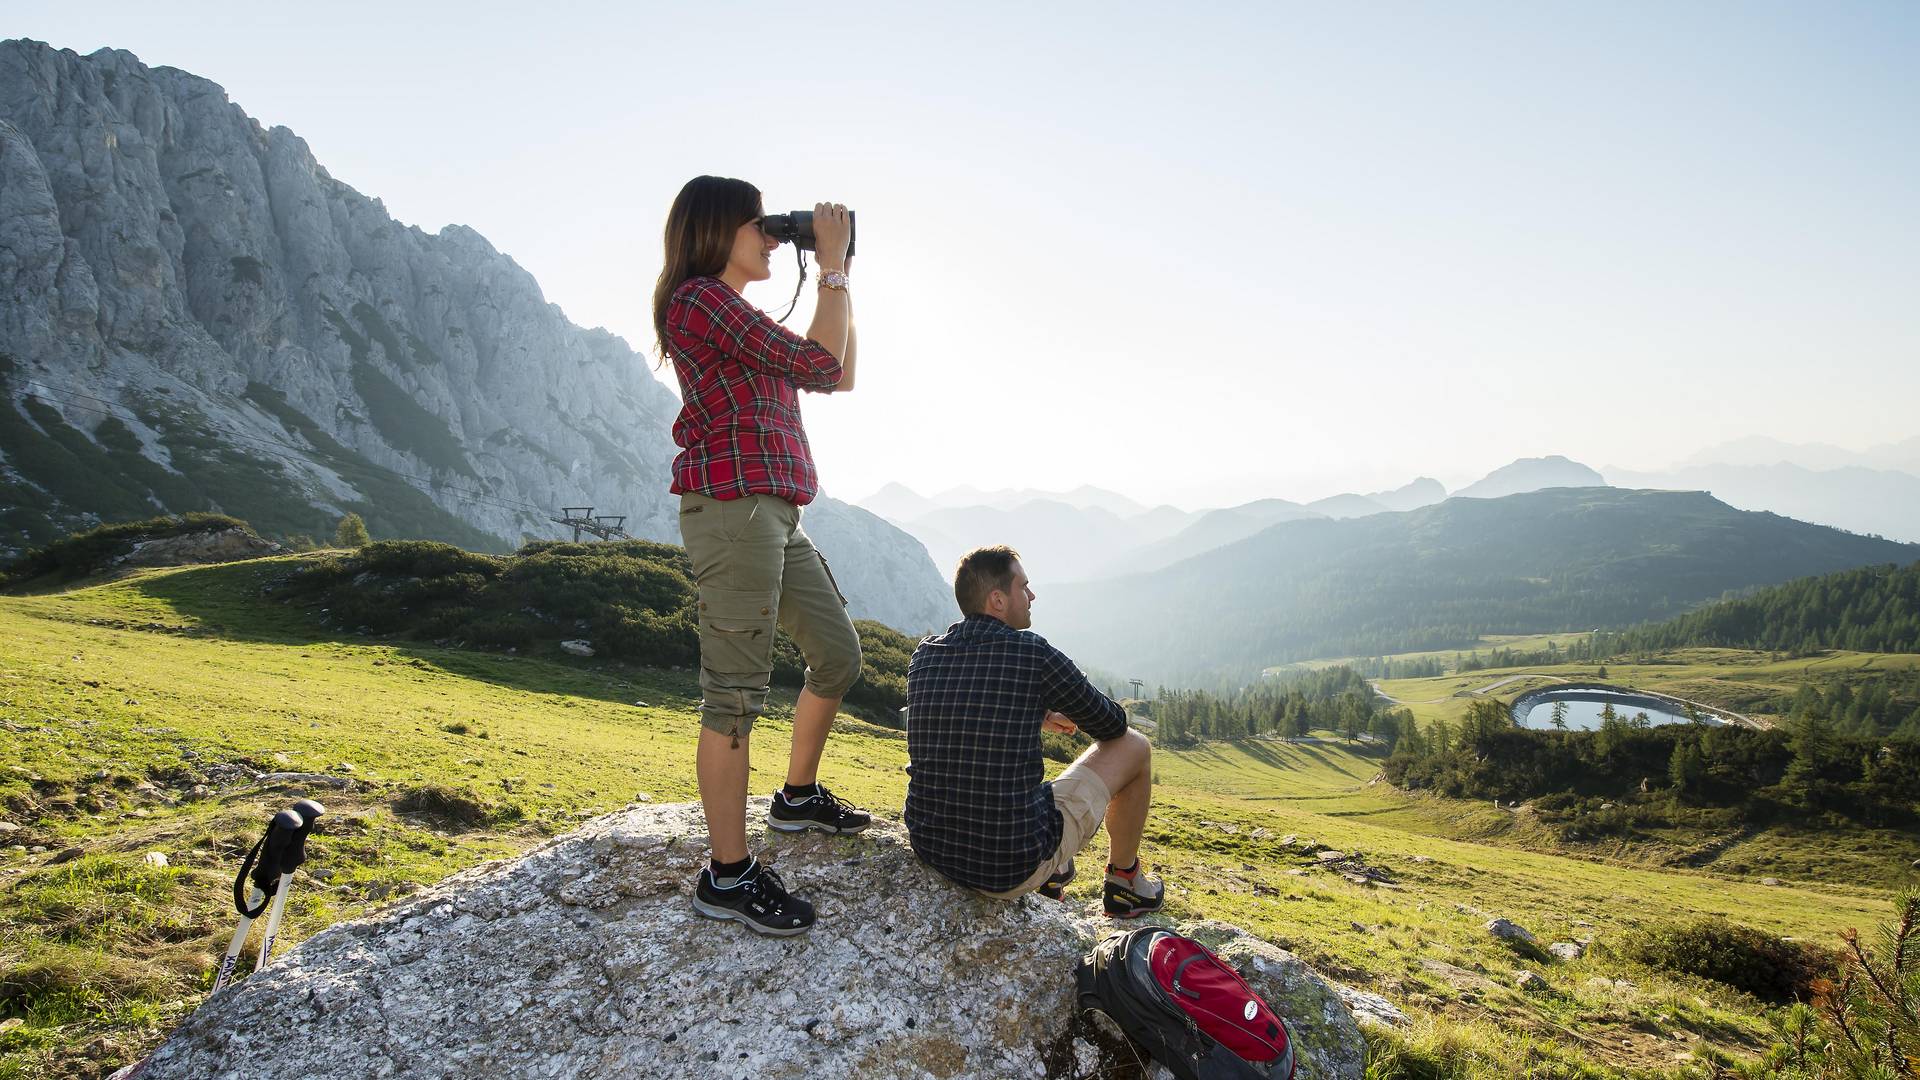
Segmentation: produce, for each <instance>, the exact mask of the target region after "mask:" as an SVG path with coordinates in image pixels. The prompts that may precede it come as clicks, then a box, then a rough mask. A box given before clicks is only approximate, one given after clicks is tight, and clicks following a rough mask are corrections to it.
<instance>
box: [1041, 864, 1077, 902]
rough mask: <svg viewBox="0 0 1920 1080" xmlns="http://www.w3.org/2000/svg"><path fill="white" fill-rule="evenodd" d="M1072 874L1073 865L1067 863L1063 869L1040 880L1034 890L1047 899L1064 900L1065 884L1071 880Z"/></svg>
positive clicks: (1065, 894) (1065, 896)
mask: <svg viewBox="0 0 1920 1080" xmlns="http://www.w3.org/2000/svg"><path fill="white" fill-rule="evenodd" d="M1073 874H1074V865H1073V864H1072V863H1068V864H1067V868H1066V869H1065V870H1062V871H1060V872H1059V873H1057V874H1055V875H1053V876H1052V877H1050V878H1048V879H1047V880H1045V881H1043V882H1041V883H1040V887H1039V888H1038V889H1035V890H1034V892H1037V893H1039V894H1040V895H1041V896H1044V897H1046V898H1047V899H1049V900H1065V899H1066V898H1067V885H1068V884H1069V883H1071V882H1072V881H1073Z"/></svg>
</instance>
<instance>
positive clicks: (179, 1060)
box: [141, 799, 1364, 1080]
mask: <svg viewBox="0 0 1920 1080" xmlns="http://www.w3.org/2000/svg"><path fill="white" fill-rule="evenodd" d="M765 807H766V800H764V799H760V800H756V801H755V805H754V806H753V807H752V808H751V809H750V810H749V820H750V821H758V820H761V819H762V815H764V812H765ZM755 846H756V847H757V848H759V849H760V850H762V851H763V852H767V853H770V854H771V856H772V862H771V864H772V865H775V866H777V867H778V870H779V872H780V873H781V874H782V875H783V876H784V877H785V879H786V882H787V884H788V886H789V887H791V888H793V889H795V890H796V891H798V892H801V893H802V894H803V895H805V896H807V897H809V898H810V899H812V900H813V901H814V903H815V904H816V905H818V907H819V910H820V916H821V918H820V922H819V923H818V924H817V925H816V926H815V927H814V929H813V930H812V931H811V932H810V933H808V934H805V935H802V936H799V937H795V938H761V937H757V936H755V935H753V934H751V933H749V932H748V931H747V930H745V929H744V928H743V927H741V926H739V925H737V924H733V923H716V922H710V921H707V920H704V919H701V918H700V917H699V916H697V915H695V914H694V913H693V910H692V908H691V906H690V905H689V903H688V893H689V891H690V889H691V887H692V879H693V875H694V873H695V872H696V871H697V869H698V867H699V866H700V861H701V859H702V858H704V849H705V832H704V825H703V819H702V818H701V815H700V811H699V808H698V806H697V805H693V804H674V805H655V806H637V807H633V808H630V809H627V810H624V811H621V812H619V813H615V814H612V815H609V816H607V817H604V818H600V819H598V820H595V821H593V822H590V823H588V824H587V825H586V826H584V827H583V828H581V829H580V830H579V831H577V832H574V833H572V834H569V835H567V836H564V837H561V838H559V839H557V840H554V841H552V842H550V843H548V844H546V845H544V846H543V847H541V848H538V849H536V850H534V851H533V852H531V853H529V854H527V855H525V856H523V857H521V858H519V859H516V860H513V861H511V862H506V863H496V864H491V865H488V866H484V867H480V868H477V869H475V870H471V871H468V872H466V873H463V874H460V875H457V876H455V877H453V878H450V879H448V880H447V881H445V882H442V883H441V884H440V885H438V886H435V887H434V888H432V889H429V890H427V891H425V892H423V893H420V894H418V895H416V896H414V897H411V898H409V899H407V900H406V901H404V902H403V903H401V904H399V905H397V906H395V907H393V908H390V909H388V910H387V911H386V912H384V913H383V914H381V915H379V916H377V917H373V918H369V919H364V920H361V921H358V922H352V923H345V924H342V925H339V926H336V927H333V928H331V929H329V930H326V931H324V932H322V933H320V934H318V935H316V936H315V937H313V938H312V939H310V940H308V941H306V942H305V943H303V944H302V945H300V947H299V948H297V949H295V950H293V951H292V952H291V953H289V954H287V955H286V956H285V957H283V958H281V959H280V960H278V961H277V962H275V963H274V964H273V965H272V966H270V967H268V968H267V969H266V970H264V971H262V972H259V973H256V974H254V975H252V976H250V977H248V978H247V979H245V980H243V981H242V982H240V983H239V984H237V985H236V986H235V987H233V988H231V989H229V990H225V991H222V992H221V994H220V995H218V996H217V997H215V998H213V999H211V1000H209V1002H208V1003H207V1004H206V1006H205V1007H203V1008H202V1009H201V1010H200V1012H199V1013H197V1014H195V1015H194V1016H193V1017H192V1018H191V1019H189V1020H188V1021H187V1022H186V1023H185V1024H183V1025H182V1026H181V1027H180V1029H179V1030H178V1031H176V1032H175V1033H174V1035H173V1037H172V1038H171V1039H170V1040H169V1041H168V1042H167V1043H166V1044H165V1045H164V1046H162V1047H161V1049H160V1050H159V1051H158V1052H156V1053H155V1055H154V1057H153V1058H152V1059H151V1060H150V1061H149V1063H148V1066H147V1068H146V1070H145V1071H143V1072H142V1073H141V1076H142V1078H143V1080H162V1078H170V1077H202V1076H216V1075H243V1074H244V1075H249V1076H260V1077H272V1076H286V1077H296V1076H298V1077H355V1078H359V1077H383V1076H386V1077H398V1076H405V1077H444V1076H490V1077H493V1076H498V1077H616V1076H617V1077H628V1076H672V1077H756V1078H757V1077H796V1078H798V1077H816V1076H850V1077H851V1076H857V1077H916V1078H918V1077H942V1078H969V1077H977V1078H981V1080H987V1078H993V1080H1004V1078H1007V1077H1088V1078H1091V1077H1094V1076H1102V1077H1112V1076H1138V1075H1140V1070H1139V1068H1138V1066H1137V1064H1136V1063H1135V1061H1134V1060H1133V1059H1132V1057H1131V1054H1130V1053H1129V1052H1128V1051H1127V1049H1126V1048H1125V1047H1124V1046H1123V1045H1119V1044H1116V1043H1114V1042H1113V1041H1111V1040H1110V1039H1108V1038H1107V1037H1106V1036H1104V1035H1102V1034H1101V1033H1100V1032H1098V1031H1097V1029H1096V1028H1095V1026H1094V1025H1091V1024H1085V1023H1081V1022H1077V1021H1076V1019H1075V1009H1074V1002H1073V997H1074V992H1073V971H1074V966H1075V964H1076V963H1077V962H1078V960H1079V958H1080V956H1081V955H1082V954H1083V953H1084V952H1085V951H1086V950H1087V949H1088V948H1090V947H1091V945H1092V943H1093V942H1094V941H1095V940H1097V938H1098V937H1100V936H1103V935H1104V934H1105V933H1107V932H1108V931H1109V930H1110V929H1111V928H1112V927H1111V924H1109V923H1108V922H1107V921H1106V920H1105V919H1102V918H1098V917H1097V915H1098V908H1097V907H1095V906H1094V905H1093V903H1092V902H1091V901H1083V902H1079V903H1069V904H1060V903H1055V902H1051V901H1046V900H1042V899H1040V898H1039V897H1032V896H1030V897H1027V898H1025V899H1023V900H1021V901H1018V902H1016V903H1011V904H1008V903H1000V902H997V901H992V900H987V899H985V898H983V897H978V896H975V895H974V894H972V893H970V892H967V891H965V890H963V889H960V888H958V887H956V886H953V885H951V884H949V883H947V882H945V881H944V880H943V879H941V878H940V877H939V876H938V875H936V874H934V873H933V872H932V871H931V870H928V869H927V868H925V867H924V866H922V865H921V864H920V863H919V861H918V860H917V859H915V858H914V856H913V854H912V852H911V851H910V850H909V848H908V847H907V844H906V837H905V834H904V832H903V831H902V830H901V829H900V827H899V826H898V825H895V824H892V823H890V822H887V821H885V820H876V822H875V824H874V827H873V828H872V829H871V830H870V831H869V832H867V833H865V834H862V835H859V836H852V837H823V836H819V835H817V834H806V835H804V836H801V837H788V836H785V835H777V836H771V837H768V838H767V839H765V840H764V841H761V840H756V843H755ZM764 857H766V856H765V855H763V858H764ZM1187 929H1190V930H1191V931H1192V932H1194V933H1195V936H1198V937H1201V939H1202V940H1205V941H1207V942H1208V943H1209V944H1210V945H1213V946H1215V947H1217V948H1218V949H1219V950H1220V951H1221V952H1222V954H1223V955H1225V956H1226V957H1228V958H1229V959H1230V960H1231V961H1232V962H1234V963H1235V964H1237V965H1239V966H1240V969H1241V971H1242V973H1243V974H1245V975H1246V976H1247V978H1248V980H1249V982H1250V983H1251V984H1252V985H1253V986H1254V988H1255V989H1256V990H1257V991H1259V992H1260V993H1261V994H1262V995H1263V996H1265V997H1266V998H1267V999H1268V1001H1269V1002H1270V1003H1272V1004H1273V1005H1274V1006H1275V1008H1276V1009H1278V1010H1279V1011H1280V1012H1281V1014H1282V1015H1283V1016H1285V1017H1286V1018H1287V1019H1288V1022H1289V1024H1290V1025H1291V1026H1292V1028H1293V1030H1294V1033H1295V1037H1296V1044H1297V1045H1298V1046H1299V1048H1300V1053H1301V1056H1302V1061H1301V1065H1300V1069H1299V1073H1298V1075H1299V1076H1300V1077H1301V1078H1302V1080H1326V1078H1331V1077H1342V1078H1347V1077H1353V1078H1357V1077H1359V1076H1360V1075H1361V1071H1362V1058H1363V1054H1364V1045H1363V1043H1362V1040H1361V1036H1360V1033H1359V1030H1358V1028H1357V1027H1356V1025H1355V1023H1354V1019H1353V1016H1352V1014H1351V1013H1350V1012H1348V1010H1347V1009H1346V1007H1345V1006H1344V1005H1342V1004H1341V1003H1340V997H1339V993H1338V989H1337V988H1336V987H1334V986H1333V985H1331V984H1329V983H1327V982H1326V981H1325V980H1323V979H1321V978H1320V977H1319V976H1318V975H1316V974H1314V973H1313V972H1312V971H1311V970H1309V969H1308V968H1307V967H1306V966H1305V965H1304V964H1302V963H1300V961H1299V960H1297V959H1295V958H1294V957H1292V956H1290V955H1289V954H1287V953H1285V952H1282V951H1281V950H1279V949H1276V948H1274V947H1273V946H1271V945H1269V944H1267V943H1265V942H1261V941H1257V940H1255V939H1252V938H1250V937H1248V936H1247V935H1245V934H1243V933H1241V932H1240V931H1238V930H1235V929H1233V928H1232V927H1227V926H1224V925H1221V924H1215V923H1207V924H1200V925H1198V926H1195V927H1191V928H1187ZM293 1033H297V1037H290V1035H292V1034H293Z"/></svg>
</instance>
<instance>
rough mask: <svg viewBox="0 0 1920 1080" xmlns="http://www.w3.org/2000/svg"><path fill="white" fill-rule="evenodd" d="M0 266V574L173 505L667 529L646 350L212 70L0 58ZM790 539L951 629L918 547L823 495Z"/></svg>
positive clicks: (534, 530) (33, 47)
mask: <svg viewBox="0 0 1920 1080" xmlns="http://www.w3.org/2000/svg"><path fill="white" fill-rule="evenodd" d="M0 253H4V256H5V257H4V258H0V558H4V557H5V556H7V555H9V554H12V553H16V552H18V551H20V550H22V549H24V548H27V547H31V546H37V545H39V544H44V543H46V542H47V541H49V540H50V539H52V538H54V537H57V536H59V535H62V534H64V533H66V532H69V531H73V530H76V529H81V528H86V527H89V526H91V525H93V524H96V523H98V522H100V521H102V520H111V521H118V520H129V519H138V518H146V517H151V516H153V515H155V514H157V513H160V512H163V511H173V512H179V511H189V510H217V511H221V512H225V513H229V514H232V515H234V516H237V517H241V518H245V519H246V520H248V521H249V522H251V523H252V524H253V525H254V526H255V527H256V528H258V529H260V530H261V532H262V533H263V534H265V535H267V536H270V537H284V536H288V535H292V534H306V535H309V536H314V537H317V538H321V539H325V538H327V537H329V536H330V535H331V532H332V528H333V523H334V522H335V521H336V520H337V519H338V518H339V516H340V515H341V514H342V513H344V512H346V511H354V512H357V513H359V514H361V515H362V517H363V518H365V520H366V522H367V524H368V526H369V528H370V529H371V530H372V532H373V534H374V535H375V537H377V538H386V537H421V538H428V539H439V540H446V541H449V542H453V543H456V544H461V545H464V546H468V547H472V548H476V549H481V550H493V551H499V550H505V549H508V548H511V547H513V546H515V545H517V544H519V543H520V542H521V541H522V540H523V539H526V538H530V537H533V538H557V537H562V536H566V535H569V533H568V531H567V530H565V529H564V528H563V527H561V526H559V525H556V524H554V523H553V521H552V520H551V518H552V517H554V516H555V515H556V514H557V512H558V511H560V510H561V509H562V508H564V507H569V506H572V507H587V506H591V507H593V508H595V511H596V512H597V513H600V514H619V515H625V519H626V520H625V526H626V528H627V530H628V531H629V532H631V533H633V534H634V535H636V536H640V537H644V538H650V539H656V540H664V541H667V542H674V543H677V542H678V540H679V529H678V524H677V500H676V499H675V498H674V497H673V496H671V495H669V494H668V491H667V488H668V482H669V476H668V471H669V465H670V463H671V461H672V458H673V455H674V453H675V447H674V445H673V443H672V440H671V437H670V426H671V424H672V423H673V420H674V417H675V415H676V413H677V412H678V409H679V402H678V399H677V398H675V396H674V395H673V393H672V392H671V391H669V390H668V389H667V388H666V387H664V386H662V385H661V384H660V382H659V381H658V380H657V379H655V378H654V377H653V376H652V374H651V373H650V372H649V370H648V367H649V362H648V360H647V359H646V358H645V357H642V356H640V355H638V354H636V353H635V352H634V351H633V350H632V349H631V348H630V347H629V346H628V345H627V343H626V342H624V341H622V340H621V339H619V338H617V337H615V336H614V335H612V334H610V333H608V332H606V331H605V330H598V329H593V330H589V329H585V328H582V327H579V326H575V325H574V324H573V323H571V322H569V321H567V319H566V317H565V315H564V313H563V312H562V311H561V310H560V309H559V308H558V307H557V306H555V305H553V304H551V303H548V302H547V300H546V298H545V297H544V296H542V295H541V292H540V288H539V285H538V284H537V283H536V282H535V281H534V279H533V278H532V276H531V275H529V274H528V273H527V272H526V271H525V270H524V269H522V268H521V267H519V266H518V265H516V264H515V263H514V262H513V260H512V259H511V258H509V257H507V256H506V255H504V254H502V253H500V252H498V251H496V250H495V249H494V248H493V247H492V245H490V244H489V243H488V242H487V241H486V239H485V238H484V237H482V236H481V235H480V234H479V233H477V232H475V231H474V230H472V229H470V228H467V227H465V226H461V225H450V226H448V227H447V228H445V229H442V230H441V231H440V232H439V233H438V234H428V233H426V232H423V231H422V230H420V229H418V228H413V227H409V226H405V225H402V224H400V223H399V222H396V221H394V220H393V218H392V217H391V216H389V215H388V214H387V212H386V208H385V207H384V206H383V205H382V204H381V203H380V201H379V200H377V199H372V198H368V197H367V196H365V195H362V194H361V193H359V192H358V191H355V190H354V189H353V188H351V187H349V186H347V185H346V184H343V183H341V182H340V181H338V180H336V179H334V178H333V177H332V176H331V175H329V174H328V172H327V171H326V169H325V168H324V167H322V166H321V165H320V164H319V162H317V161H316V160H315V159H314V157H313V154H312V152H311V151H310V150H309V149H308V147H307V144H306V143H305V142H304V141H302V140H301V139H300V137H299V136H297V135H295V134H294V133H293V132H291V131H289V130H287V129H286V128H284V127H275V128H266V127H263V126H262V125H261V124H260V123H258V122H257V121H255V120H254V119H253V118H251V117H249V116H248V115H247V114H246V113H245V112H244V111H242V110H241V108H240V107H239V106H238V105H235V104H233V103H231V102H230V101H229V100H228V99H227V95H226V92H225V91H224V90H222V89H221V88H220V87H219V86H218V85H216V84H214V83H212V82H210V81H208V80H206V79H203V78H199V77H198V76H195V75H191V74H188V73H187V72H184V71H179V70H176V69H173V68H166V67H158V68H148V67H147V66H145V65H144V64H142V63H140V61H139V59H138V58H136V57H135V56H133V55H132V54H131V53H127V52H122V51H116V50H110V49H103V50H100V51H99V52H96V53H93V54H92V55H90V56H86V57H82V56H79V55H77V54H75V53H73V52H71V51H69V50H62V49H53V48H51V47H49V46H47V45H44V44H42V43H39V42H32V41H7V42H0ZM807 525H808V528H809V531H810V532H811V533H812V535H813V537H814V539H815V540H816V541H817V542H818V543H819V545H820V547H821V549H822V550H824V551H825V552H827V554H828V557H829V558H831V559H833V560H834V570H835V573H836V575H837V576H838V580H839V582H840V585H841V588H842V589H843V591H845V592H846V594H847V596H848V599H849V600H850V601H851V604H852V607H853V609H854V611H855V612H856V613H857V614H859V615H861V616H865V617H870V618H875V619H878V620H880V621H882V622H885V623H887V624H889V625H891V626H895V627H897V628H900V629H902V630H906V631H910V632H911V631H919V630H924V629H927V628H929V627H934V626H940V625H944V624H945V623H946V622H948V621H950V619H951V616H952V599H951V596H950V594H949V592H948V589H947V586H946V585H945V583H944V582H943V581H942V580H941V575H940V574H939V573H938V572H937V571H936V570H935V569H934V567H933V564H932V562H931V560H929V559H928V558H927V556H926V553H925V550H924V548H923V547H922V546H921V544H920V543H919V542H918V541H916V540H914V539H913V538H912V537H911V536H908V535H906V534H905V533H903V532H901V531H900V530H898V529H895V528H894V527H892V526H891V525H888V524H887V523H886V522H884V521H882V520H881V519H880V518H878V517H876V516H875V515H873V514H872V513H869V512H868V511H866V510H862V509H858V508H855V507H850V506H845V505H840V504H834V503H833V502H832V501H831V500H827V499H821V500H819V501H818V502H816V503H815V505H814V506H813V507H810V508H809V512H808V515H807Z"/></svg>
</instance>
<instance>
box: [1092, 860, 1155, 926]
mask: <svg viewBox="0 0 1920 1080" xmlns="http://www.w3.org/2000/svg"><path fill="white" fill-rule="evenodd" d="M1166 896H1167V887H1166V886H1165V885H1164V884H1162V883H1161V882H1160V880H1159V879H1158V878H1150V877H1148V876H1147V875H1146V874H1145V873H1143V872H1141V871H1139V870H1137V869H1136V870H1135V872H1134V873H1133V874H1131V875H1128V874H1121V873H1117V872H1115V870H1114V869H1113V867H1111V866H1109V867H1107V887H1106V888H1105V889H1104V890H1102V895H1101V899H1102V901H1103V904H1104V906H1105V907H1106V909H1107V918H1109V919H1132V918H1136V917H1138V916H1141V915H1145V914H1146V913H1147V912H1149V911H1159V910H1160V904H1161V902H1162V901H1164V900H1165V899H1166Z"/></svg>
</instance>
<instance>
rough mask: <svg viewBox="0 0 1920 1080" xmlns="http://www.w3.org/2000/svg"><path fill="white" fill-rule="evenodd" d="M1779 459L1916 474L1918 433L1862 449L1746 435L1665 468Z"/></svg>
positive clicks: (1919, 458)
mask: <svg viewBox="0 0 1920 1080" xmlns="http://www.w3.org/2000/svg"><path fill="white" fill-rule="evenodd" d="M1783 463H1784V464H1789V465H1798V466H1800V467H1801V468H1803V469H1811V470H1825V469H1842V468H1848V467H1854V468H1862V469H1895V470H1898V471H1901V472H1905V473H1912V474H1920V435H1915V436H1912V437H1910V438H1906V439H1901V440H1899V441H1898V442H1890V443H1882V444H1880V445H1878V446H1872V447H1869V448H1867V449H1865V450H1848V449H1845V448H1843V447H1839V446H1834V445H1832V444H1830V443H1790V442H1786V441H1784V440H1781V439H1776V438H1772V437H1771V436H1766V435H1750V436H1748V437H1746V438H1744V439H1735V440H1733V441H1732V442H1726V443H1721V444H1719V445H1717V446H1709V447H1706V448H1705V449H1702V450H1699V451H1697V452H1695V453H1693V454H1691V455H1689V456H1688V457H1687V459H1686V460H1685V461H1682V462H1681V463H1680V464H1679V465H1677V466H1675V467H1674V469H1672V470H1668V471H1678V470H1680V469H1684V468H1687V467H1692V466H1709V465H1736V466H1740V465H1779V464H1783ZM1622 471H1625V470H1622Z"/></svg>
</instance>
